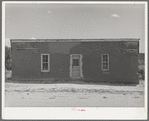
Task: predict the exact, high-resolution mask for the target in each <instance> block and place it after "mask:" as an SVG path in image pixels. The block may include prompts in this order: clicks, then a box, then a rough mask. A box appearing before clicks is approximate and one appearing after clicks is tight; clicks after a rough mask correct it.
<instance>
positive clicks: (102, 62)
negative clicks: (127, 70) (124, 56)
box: [101, 54, 109, 71]
mask: <svg viewBox="0 0 149 121" xmlns="http://www.w3.org/2000/svg"><path fill="white" fill-rule="evenodd" d="M104 55H107V59H108V60H107V64H108V68H107V69H104V68H103V64H104V63H105V61H103V56H104ZM101 69H102V70H103V71H108V70H109V54H102V55H101Z"/></svg>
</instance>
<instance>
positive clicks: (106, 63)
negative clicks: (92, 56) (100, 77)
mask: <svg viewBox="0 0 149 121" xmlns="http://www.w3.org/2000/svg"><path fill="white" fill-rule="evenodd" d="M102 70H109V55H108V54H102Z"/></svg>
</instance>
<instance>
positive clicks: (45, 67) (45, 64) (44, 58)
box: [41, 54, 50, 72]
mask: <svg viewBox="0 0 149 121" xmlns="http://www.w3.org/2000/svg"><path fill="white" fill-rule="evenodd" d="M49 70H50V69H49V54H41V72H49Z"/></svg>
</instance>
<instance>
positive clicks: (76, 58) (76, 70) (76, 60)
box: [72, 55, 80, 77]
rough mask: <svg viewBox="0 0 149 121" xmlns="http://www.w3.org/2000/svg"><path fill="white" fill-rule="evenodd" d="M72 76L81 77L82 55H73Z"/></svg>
mask: <svg viewBox="0 0 149 121" xmlns="http://www.w3.org/2000/svg"><path fill="white" fill-rule="evenodd" d="M72 77H80V55H72Z"/></svg>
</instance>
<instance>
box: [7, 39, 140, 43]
mask: <svg viewBox="0 0 149 121" xmlns="http://www.w3.org/2000/svg"><path fill="white" fill-rule="evenodd" d="M139 40H140V39H139V38H111V39H110V38H108V39H10V41H11V42H100V41H109V42H111V41H139Z"/></svg>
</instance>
